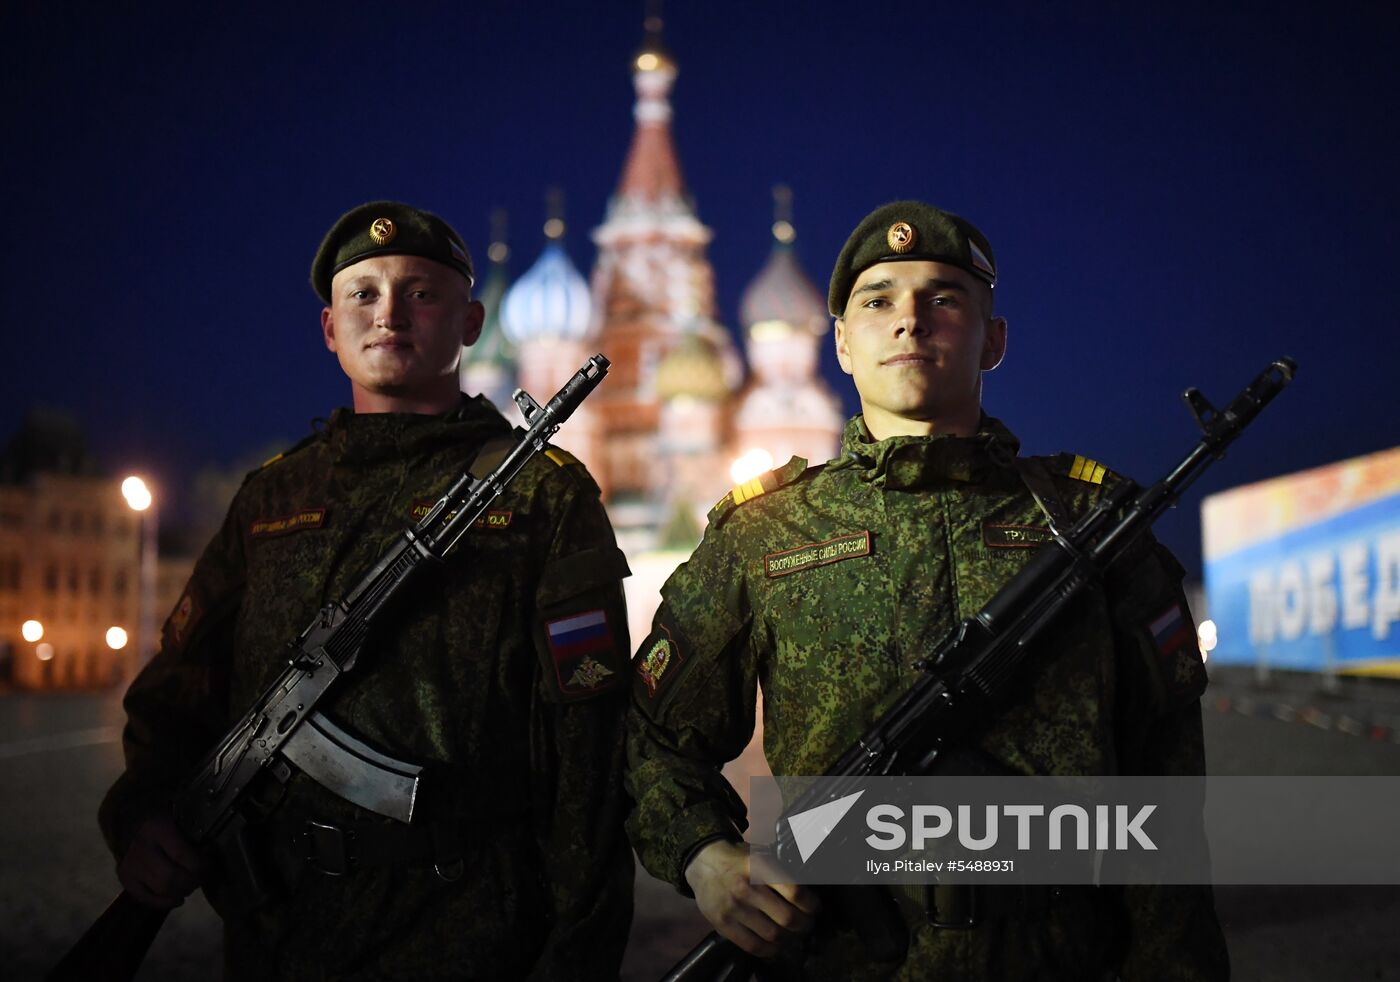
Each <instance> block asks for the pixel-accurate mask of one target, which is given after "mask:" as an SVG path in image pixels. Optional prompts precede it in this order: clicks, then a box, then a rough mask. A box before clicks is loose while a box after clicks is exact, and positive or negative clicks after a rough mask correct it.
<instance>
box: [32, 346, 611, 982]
mask: <svg viewBox="0 0 1400 982" xmlns="http://www.w3.org/2000/svg"><path fill="white" fill-rule="evenodd" d="M607 372H608V360H607V359H606V358H604V357H603V356H602V355H594V356H593V357H592V358H590V359H589V360H588V363H587V364H585V365H584V366H583V368H581V369H579V371H577V372H576V373H574V375H573V377H572V378H570V379H569V381H568V382H566V383H565V384H564V387H563V388H561V389H560V390H559V391H558V393H556V394H555V396H554V398H552V399H550V400H549V402H548V403H546V404H545V405H544V406H541V405H540V404H539V403H537V402H536V401H535V400H534V399H532V398H531V397H530V396H529V394H528V393H526V392H524V391H522V390H519V389H517V390H516V392H515V396H514V398H515V402H516V405H517V406H518V407H519V408H520V411H521V413H522V414H523V415H524V417H525V422H526V424H527V426H528V429H526V430H523V431H522V430H519V429H517V430H516V433H517V434H518V439H517V440H516V443H515V445H514V447H513V448H512V449H511V450H510V451H509V452H508V453H507V454H506V456H505V457H504V459H503V460H501V462H500V464H498V465H497V466H496V467H495V469H494V470H492V471H491V473H490V474H488V475H486V476H485V477H482V478H480V479H477V478H474V477H473V476H472V474H471V473H470V472H469V471H468V472H464V473H463V474H462V475H461V476H460V477H459V478H457V480H456V481H454V482H453V484H452V486H451V487H450V488H449V489H448V490H447V492H446V494H444V495H443V496H442V497H441V498H440V499H439V500H438V501H437V503H436V504H435V505H434V506H433V508H432V510H431V511H429V512H428V514H427V515H425V516H424V517H423V519H422V520H421V521H419V522H418V524H417V525H415V526H414V527H412V528H409V529H405V530H404V532H403V534H402V535H401V536H400V537H399V538H398V539H397V540H396V541H395V543H394V545H393V546H391V547H390V548H389V549H388V551H387V552H385V554H384V555H383V556H382V557H380V559H379V561H378V562H376V563H375V564H374V566H372V567H371V568H370V569H369V571H368V572H366V573H365V574H364V575H362V576H361V577H360V579H359V580H358V581H356V584H355V586H354V587H353V588H352V589H351V590H350V592H349V593H348V594H347V595H346V596H345V599H343V600H339V601H334V602H332V603H329V604H327V605H326V606H325V607H323V608H321V610H320V611H319V612H317V614H316V616H315V617H314V618H313V619H312V621H311V623H310V624H309V625H307V627H306V628H305V630H303V631H302V632H301V634H300V635H299V636H298V637H297V638H296V639H295V640H294V641H292V643H291V645H290V650H289V653H288V662H287V667H286V668H285V669H284V670H283V671H282V673H281V675H280V676H279V677H278V678H277V680H276V681H275V682H273V683H272V685H270V686H268V688H267V689H266V691H264V692H263V694H262V695H261V696H260V697H259V698H258V700H257V701H256V702H255V703H254V704H253V705H252V707H251V708H249V710H248V711H247V712H246V713H245V714H244V715H243V717H242V718H241V719H240V720H239V721H238V722H237V723H235V724H234V725H233V726H232V727H231V728H230V729H229V730H228V732H227V733H225V734H224V736H223V737H221V738H220V739H219V741H218V742H217V743H216V744H215V745H214V747H213V749H212V750H210V751H209V752H208V754H206V755H205V757H204V759H203V761H202V762H201V763H200V765H199V766H198V768H197V769H196V770H195V773H194V775H193V777H191V778H190V780H189V781H188V782H187V783H186V784H185V786H184V787H183V788H182V790H181V791H180V792H179V793H178V794H177V796H176V797H175V800H174V805H173V811H174V816H175V822H176V824H177V825H178V827H179V828H180V831H181V832H182V833H183V834H184V835H185V837H186V838H188V839H189V840H190V841H191V842H193V843H195V844H196V845H199V846H206V845H209V844H211V843H213V844H217V845H219V846H220V847H221V848H222V849H223V850H224V852H225V854H226V855H227V854H229V853H233V854H235V855H236V852H237V850H238V849H239V848H240V847H241V846H242V844H243V840H242V839H241V836H240V835H239V833H240V832H241V830H242V827H243V826H244V824H245V823H246V822H248V821H250V820H255V819H256V814H245V810H246V811H251V809H252V807H253V805H252V802H253V799H254V798H255V796H256V795H257V794H258V793H259V791H260V790H261V789H264V788H267V787H268V786H269V782H276V783H277V784H285V783H286V782H287V780H289V779H290V777H291V775H292V773H293V768H294V762H295V761H296V760H297V754H296V753H295V752H293V751H292V748H293V747H295V746H297V745H298V744H299V742H300V743H301V744H302V745H303V746H304V745H307V744H309V743H310V742H311V741H312V740H320V739H321V735H323V734H324V732H325V731H326V730H327V728H329V730H330V731H332V732H334V733H335V734H336V735H337V736H341V737H343V736H344V734H342V733H341V732H340V731H338V730H337V729H336V728H335V727H334V725H333V724H330V722H329V721H328V720H326V719H325V717H324V716H322V715H321V714H320V713H319V712H318V711H317V709H316V707H317V704H318V703H320V701H321V700H322V698H323V697H324V696H325V695H326V693H327V692H328V691H329V690H330V689H331V687H332V686H333V685H334V683H335V682H336V681H337V680H338V679H340V678H341V677H342V676H343V675H345V674H346V673H348V672H350V671H351V670H353V669H354V667H355V663H356V661H357V660H358V658H359V656H360V653H361V650H362V649H363V647H364V644H365V640H366V639H367V638H368V637H369V634H370V631H371V630H372V629H373V628H375V627H378V626H379V625H380V624H381V623H382V621H383V619H384V618H383V615H384V612H385V611H387V610H389V609H391V607H392V601H394V600H395V598H397V597H399V596H401V595H403V594H404V593H405V592H406V591H407V590H408V589H409V587H410V586H411V585H412V584H414V583H415V582H417V580H418V578H419V574H420V573H421V571H423V570H425V569H427V568H428V567H429V566H432V565H435V564H437V563H440V562H441V561H442V560H444V559H445V558H446V557H447V555H448V554H449V553H451V552H452V550H453V549H454V548H455V547H456V545H457V543H458V542H459V541H460V539H461V537H462V535H463V534H464V533H465V532H466V531H467V530H468V529H470V528H471V527H472V525H473V524H474V523H475V522H476V521H477V520H478V519H480V518H481V517H482V516H483V515H484V514H485V513H486V511H487V509H488V508H489V507H490V506H491V504H492V502H494V501H495V500H496V498H497V497H499V496H500V494H501V492H502V491H504V490H505V488H506V486H507V485H508V484H509V483H510V482H511V480H512V479H514V478H515V476H516V475H517V474H519V473H520V471H521V470H522V469H523V468H524V466H525V464H526V463H527V462H529V460H530V459H531V458H532V457H534V456H535V455H536V454H538V453H540V452H542V451H543V450H544V448H545V444H546V443H547V442H548V441H549V439H550V437H552V436H553V435H554V433H555V432H556V431H557V430H558V429H559V427H560V426H561V425H562V424H563V423H564V421H565V420H567V419H568V418H569V416H571V415H572V414H573V412H574V410H576V409H577V408H578V407H579V405H580V404H582V402H583V400H584V399H585V398H587V396H588V395H589V394H590V393H591V392H592V391H593V390H594V389H595V388H596V387H597V386H598V384H599V383H600V382H601V381H602V380H603V377H604V376H605V375H606V374H607ZM308 738H309V739H308ZM322 746H324V744H323V743H318V744H317V747H322ZM362 763H363V762H362ZM376 764H388V765H397V766H396V767H395V766H390V767H387V768H384V767H377V766H375V765H376ZM366 766H367V767H369V768H370V769H371V770H373V771H375V772H380V771H383V772H384V773H386V774H387V775H388V779H389V780H391V781H395V780H397V782H398V783H397V784H396V785H394V786H395V787H397V788H399V789H401V790H402V799H403V800H399V801H389V802H381V803H380V807H379V808H378V809H376V810H378V811H380V813H381V814H386V815H390V816H391V817H395V818H399V819H400V820H402V821H405V822H406V821H408V820H409V819H410V818H411V817H412V810H413V798H414V793H415V792H416V790H417V783H416V769H414V770H413V772H412V773H409V774H407V775H405V774H403V773H400V771H402V770H403V769H404V765H402V764H401V762H396V761H393V760H392V759H391V758H384V757H379V758H378V759H377V760H376V761H371V762H368V763H367V764H366ZM310 775H311V776H312V777H313V778H316V777H317V774H316V773H315V772H310ZM332 790H337V791H344V790H347V789H346V788H343V787H341V788H332ZM357 803H358V804H365V806H366V807H374V806H373V805H371V804H367V803H365V802H363V801H360V800H358V799H357ZM230 867H231V869H230V872H231V873H233V874H235V875H236V874H238V873H239V872H240V871H241V872H242V874H243V875H245V876H248V877H250V878H249V879H248V880H247V881H246V882H244V883H243V884H241V887H242V889H243V890H244V891H245V892H247V893H248V894H251V895H254V896H256V895H257V894H259V893H261V892H262V885H261V884H260V883H258V882H257V881H256V879H255V878H253V877H252V874H253V873H254V866H253V865H251V864H249V863H239V862H234V863H231V864H230ZM167 913H168V912H167V911H163V910H155V909H152V908H150V907H147V906H145V905H143V904H141V903H139V902H137V901H136V900H135V899H134V898H132V897H131V896H130V895H129V894H128V893H126V892H125V891H123V892H122V893H121V894H120V895H119V896H118V897H117V899H116V900H114V901H113V902H112V904H111V905H110V906H109V907H108V908H107V910H106V911H105V912H104V913H103V914H102V915H101V916H100V917H99V918H98V919H97V921H96V922H95V923H94V924H93V925H92V927H91V928H89V929H88V931H87V932H86V933H85V934H84V935H83V936H82V938H80V939H79V940H78V942H77V944H76V945H74V946H73V948H72V949H71V950H70V951H69V952H68V954H67V955H65V956H64V957H63V959H62V960H61V961H60V962H59V963H58V964H57V965H56V966H55V967H54V968H53V970H52V971H51V972H50V973H49V975H48V976H47V978H48V979H49V980H50V982H69V980H74V982H76V980H79V979H82V980H104V982H105V980H113V982H115V980H127V979H130V978H132V977H133V976H134V975H135V973H136V971H137V969H138V968H139V967H140V965H141V962H142V960H143V959H144V958H145V956H146V952H147V950H148V949H149V947H150V945H151V942H152V941H154V940H155V937H156V935H157V933H159V931H160V928H161V925H162V924H163V923H164V922H165V917H166V914H167Z"/></svg>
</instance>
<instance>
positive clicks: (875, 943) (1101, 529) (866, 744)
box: [663, 358, 1297, 982]
mask: <svg viewBox="0 0 1400 982" xmlns="http://www.w3.org/2000/svg"><path fill="white" fill-rule="evenodd" d="M1296 370H1297V365H1295V364H1294V362H1293V360H1292V359H1290V358H1280V359H1279V360H1277V361H1275V362H1272V363H1271V364H1270V365H1269V366H1268V367H1267V368H1266V369H1264V371H1263V372H1261V373H1260V374H1259V376H1258V377H1257V378H1255V380H1254V381H1253V382H1251V383H1250V384H1249V385H1248V386H1246V387H1245V389H1244V390H1243V391H1242V392H1240V394H1239V395H1237V396H1236V397H1235V398H1234V400H1233V401H1232V402H1231V403H1230V404H1229V405H1228V406H1227V407H1226V408H1225V409H1224V410H1223V411H1222V410H1217V409H1216V408H1215V407H1214V406H1212V405H1211V404H1210V402H1209V401H1208V400H1207V399H1206V398H1205V396H1203V395H1202V394H1201V393H1200V391H1199V390H1197V389H1194V388H1193V389H1188V390H1186V392H1185V393H1184V394H1183V398H1184V399H1185V400H1186V404H1187V406H1189V407H1190V409H1191V413H1192V415H1193V416H1195V418H1196V423H1197V425H1198V426H1199V427H1200V429H1201V434H1202V436H1201V440H1200V442H1199V443H1198V444H1196V446H1195V447H1194V448H1193V449H1192V450H1191V452H1190V453H1188V454H1187V455H1186V456H1185V457H1184V458H1183V459H1182V460H1181V462H1180V463H1178V464H1177V465H1176V466H1175V467H1174V468H1173V469H1172V470H1171V472H1170V473H1169V474H1167V476H1166V477H1164V478H1162V479H1161V480H1160V481H1158V482H1157V483H1156V484H1154V485H1152V486H1151V487H1150V488H1139V487H1138V486H1137V485H1135V484H1133V483H1132V482H1131V481H1124V482H1123V483H1122V484H1120V485H1118V486H1117V487H1115V488H1113V489H1112V490H1111V491H1109V492H1108V493H1107V494H1106V495H1104V497H1103V498H1101V499H1100V500H1099V502H1098V504H1097V505H1096V506H1095V507H1094V508H1093V509H1092V510H1090V511H1089V512H1088V513H1086V514H1085V515H1084V516H1083V517H1082V518H1081V519H1079V521H1077V522H1076V523H1075V524H1074V526H1073V527H1072V528H1069V529H1058V528H1054V527H1053V525H1052V528H1051V531H1052V533H1053V535H1052V538H1051V539H1050V540H1049V541H1047V542H1046V543H1045V544H1044V545H1043V546H1041V547H1040V549H1039V550H1037V552H1036V554H1035V556H1034V557H1033V558H1032V559H1031V561H1030V562H1029V563H1027V564H1026V566H1025V567H1024V568H1023V569H1022V570H1021V571H1020V572H1019V573H1017V574H1016V575H1015V576H1013V577H1012V578H1011V579H1010V580H1008V581H1007V583H1006V584H1005V585H1004V586H1003V587H1002V588H1001V589H1000V590H998V591H997V593H996V595H995V596H994V597H992V599H991V600H990V601H988V602H987V605H986V606H985V607H983V608H982V609H981V610H980V611H979V612H978V613H977V615H976V616H975V617H973V618H971V619H969V620H966V621H963V622H962V623H961V624H959V625H958V627H957V628H956V629H954V631H953V632H952V634H950V635H949V636H948V637H947V638H946V639H944V640H943V642H942V643H941V644H939V645H938V647H937V648H936V649H935V650H934V651H933V653H932V654H931V655H930V656H929V657H928V658H926V659H924V660H922V661H921V662H920V663H919V667H920V668H921V669H922V670H923V674H922V675H921V676H920V677H919V679H918V681H916V682H915V683H914V684H913V685H912V686H911V687H910V688H909V690H908V691H907V692H906V693H904V695H903V696H901V697H900V699H899V700H898V701H897V702H896V703H894V704H893V705H892V706H891V707H890V708H889V709H888V710H887V711H886V712H885V713H884V714H883V715H881V717H880V718H879V719H878V720H876V721H875V723H874V724H873V725H872V726H871V727H870V728H869V729H868V730H866V732H865V734H864V735H863V736H862V737H861V738H860V739H859V740H858V741H856V743H855V744H854V745H853V746H851V747H850V748H849V749H848V750H847V751H846V752H845V753H844V754H843V755H842V756H841V758H840V760H838V761H837V762H836V764H835V765H834V766H833V767H831V768H830V769H829V770H828V771H827V772H826V774H825V775H824V776H825V777H826V778H828V779H829V780H823V781H819V782H814V784H813V785H812V787H811V789H810V790H808V791H807V792H806V793H804V794H803V795H801V796H800V797H799V798H798V799H797V800H795V801H793V802H791V803H789V804H786V805H785V807H784V816H785V817H786V816H787V815H796V814H799V813H801V812H805V811H808V810H809V809H812V808H815V807H817V806H819V805H822V804H825V803H827V802H830V801H835V800H836V799H838V798H842V797H845V796H846V795H847V794H849V793H851V792H852V791H853V790H854V786H855V783H856V782H857V781H858V780H859V779H860V778H865V777H886V776H903V775H918V774H927V773H928V772H929V771H930V770H931V769H932V768H933V766H934V764H935V762H936V761H937V759H938V757H939V755H940V754H941V753H942V752H943V750H944V749H945V748H946V747H948V746H950V745H952V744H955V743H956V742H957V741H958V740H959V739H960V738H962V737H963V736H964V735H965V734H967V733H968V732H969V731H971V730H972V729H973V728H974V726H975V725H976V724H977V723H979V722H981V721H985V720H986V718H987V715H988V712H989V711H991V710H993V709H995V708H996V707H998V706H999V705H1000V704H1001V703H1002V701H1003V700H1004V699H1005V698H1006V696H1007V695H1008V694H1009V693H1010V691H1011V689H1012V686H1013V685H1014V683H1015V682H1016V680H1017V677H1018V673H1019V671H1020V669H1021V666H1022V663H1023V662H1025V660H1026V657H1027V654H1028V653H1029V650H1030V646H1031V645H1032V644H1033V642H1034V641H1035V640H1036V638H1038V637H1039V636H1040V635H1041V633H1042V631H1043V630H1044V629H1045V627H1046V626H1047V625H1049V624H1050V623H1051V622H1052V621H1053V620H1054V619H1055V617H1056V615H1058V614H1059V613H1060V611H1062V610H1063V609H1064V608H1065V607H1066V606H1067V605H1068V604H1069V602H1070V601H1071V600H1073V599H1074V598H1075V597H1076V596H1078V595H1079V593H1080V592H1081V591H1083V590H1084V588H1085V587H1087V586H1089V585H1090V584H1092V583H1094V582H1095V581H1097V580H1098V579H1099V577H1100V576H1101V575H1102V573H1103V571H1104V570H1105V569H1107V568H1108V567H1109V566H1110V565H1111V564H1112V563H1113V561H1114V560H1115V559H1117V558H1118V557H1119V556H1121V555H1123V553H1124V551H1125V550H1126V549H1127V548H1128V547H1129V546H1130V545H1131V544H1132V543H1133V542H1134V541H1136V540H1137V539H1138V538H1139V537H1140V536H1141V535H1142V534H1143V533H1145V532H1146V531H1147V530H1148V529H1149V528H1151V526H1152V523H1153V522H1155V521H1156V520H1157V519H1158V518H1159V517H1160V516H1161V514H1162V513H1163V512H1164V511H1166V510H1167V509H1168V508H1170V507H1171V506H1172V505H1174V504H1175V503H1176V501H1177V499H1178V498H1180V497H1181V495H1182V494H1183V493H1184V492H1185V490H1186V489H1187V488H1188V487H1190V486H1191V484H1192V483H1194V482H1195V480H1196V479H1197V478H1198V477H1200V476H1201V474H1202V473H1204V472H1205V470H1206V468H1207V467H1209V466H1210V465H1211V463H1213V462H1214V461H1216V460H1218V459H1220V458H1221V457H1223V456H1224V454H1225V448H1226V447H1228V446H1229V445H1230V444H1231V443H1232V442H1233V441H1234V440H1235V438H1236V437H1238V436H1239V435H1240V433H1241V432H1243V430H1244V428H1245V427H1246V426H1248V425H1249V424H1250V423H1251V422H1252V421H1253V420H1254V418H1255V417H1256V416H1257V415H1259V412H1260V411H1261V410H1262V409H1263V408H1264V407H1265V406H1266V405H1268V403H1269V401H1270V400H1272V399H1273V398H1274V396H1276V395H1278V393H1279V392H1281V391H1282V390H1283V387H1284V386H1285V385H1287V384H1288V383H1289V382H1291V381H1292V380H1293V375H1294V372H1295V371H1296ZM831 779H834V780H831ZM785 817H784V818H780V819H779V820H778V835H777V840H776V844H775V850H776V853H777V856H778V859H779V861H780V862H782V863H787V862H789V861H791V860H792V859H793V857H794V856H795V854H796V853H797V849H796V845H795V842H794V840H793V837H792V832H791V826H790V824H789V823H788V822H787V821H786V820H785ZM854 889H869V888H854ZM846 899H847V900H848V901H849V898H846ZM841 906H842V908H843V909H844V910H846V911H850V912H851V913H853V914H856V915H858V914H859V913H860V912H862V911H866V912H868V911H871V910H874V909H876V908H875V906H874V905H870V904H864V905H862V904H860V903H849V902H847V903H844V904H842V905H841ZM862 920H863V923H861V922H858V923H857V927H858V928H860V929H861V933H862V936H863V938H864V940H865V942H866V944H867V945H868V946H869V947H870V948H871V951H872V954H874V955H875V956H876V957H877V958H880V959H881V960H888V959H895V958H899V957H901V956H902V952H903V947H904V943H905V939H904V937H903V928H902V925H899V926H897V928H896V930H897V932H898V933H896V930H890V929H889V928H888V927H886V926H884V925H885V923H887V922H882V921H880V920H879V919H877V918H864V919H862ZM754 965H755V960H754V959H753V958H752V957H751V956H749V955H748V954H746V953H745V952H743V951H741V950H740V949H739V948H738V947H737V946H735V945H733V944H731V943H730V942H728V941H726V940H724V939H722V938H721V937H720V936H719V935H718V934H714V933H712V934H710V935H709V936H707V937H706V938H705V940H704V941H702V942H701V943H700V944H699V945H697V946H696V947H695V948H694V949H692V950H691V951H690V953H689V954H687V955H686V956H685V958H683V959H682V960H681V961H680V962H678V963H676V965H675V966H674V967H672V969H671V970H670V972H668V973H667V974H666V975H665V976H664V978H663V982H701V980H704V982H719V980H725V982H737V980H740V979H747V978H748V977H749V976H750V974H752V971H753V967H754Z"/></svg>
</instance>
